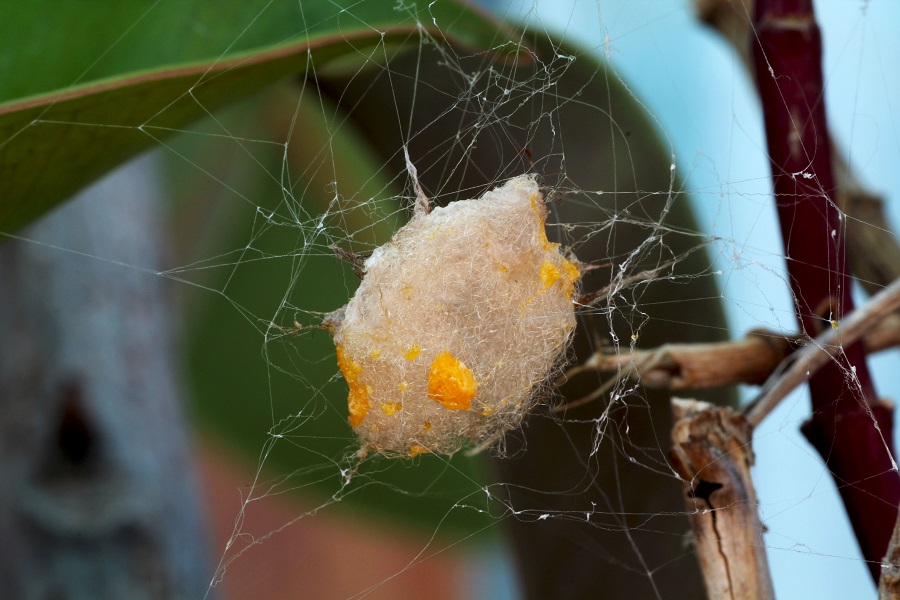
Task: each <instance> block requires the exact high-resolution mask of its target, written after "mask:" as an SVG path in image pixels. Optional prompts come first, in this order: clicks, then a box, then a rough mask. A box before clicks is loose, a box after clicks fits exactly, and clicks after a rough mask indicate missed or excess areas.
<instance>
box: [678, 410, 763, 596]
mask: <svg viewBox="0 0 900 600" xmlns="http://www.w3.org/2000/svg"><path fill="white" fill-rule="evenodd" d="M672 413H673V417H674V421H675V424H674V426H673V427H672V452H671V453H670V457H671V460H672V465H673V466H674V467H675V470H676V471H677V472H678V474H679V475H680V476H681V477H682V481H683V483H684V486H685V492H686V502H687V506H688V512H689V514H690V517H691V522H692V524H693V533H694V542H695V545H696V548H697V557H698V558H699V560H700V565H701V567H702V569H703V578H704V582H705V584H706V591H707V594H708V596H709V597H710V598H729V599H730V600H766V599H770V598H774V591H773V589H772V579H771V576H770V575H769V565H768V561H767V559H766V550H765V545H764V544H763V540H762V534H763V531H764V528H763V525H762V521H761V520H760V517H759V510H758V509H757V507H758V505H759V502H758V501H757V499H756V492H755V490H754V488H753V481H752V479H751V477H750V467H751V466H752V465H753V450H752V446H751V437H752V427H751V426H750V424H749V423H748V422H747V419H746V418H745V417H744V416H743V415H741V414H740V413H737V412H735V411H733V410H731V409H730V408H727V407H719V406H715V405H712V404H709V403H707V402H698V401H696V400H686V399H680V398H673V399H672Z"/></svg>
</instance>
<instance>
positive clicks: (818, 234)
mask: <svg viewBox="0 0 900 600" xmlns="http://www.w3.org/2000/svg"><path fill="white" fill-rule="evenodd" d="M754 27H755V30H756V34H757V35H756V41H757V43H756V44H755V45H754V48H753V50H754V60H755V70H756V78H757V86H758V89H759V93H760V98H761V100H762V106H763V114H764V117H765V127H766V138H767V144H768V151H769V156H770V161H771V164H772V172H773V175H772V177H773V180H774V188H775V196H776V200H777V206H778V217H779V221H780V224H781V233H782V239H783V240H784V246H785V254H786V256H787V261H788V274H789V276H790V283H791V290H792V292H793V295H794V300H795V304H796V309H797V315H798V318H799V320H800V323H801V326H802V328H803V330H804V331H805V333H806V334H807V335H809V336H810V337H815V336H817V335H818V334H819V333H820V332H822V331H823V330H824V329H825V328H826V327H828V326H835V325H836V324H837V323H839V322H840V320H841V318H842V317H843V315H844V314H845V313H849V312H851V311H852V310H853V305H852V300H851V298H850V281H849V278H848V277H847V276H846V272H845V262H846V255H845V249H844V241H843V240H844V223H843V222H842V218H841V213H840V211H839V210H838V207H837V206H836V204H835V202H834V201H833V200H832V198H831V196H832V195H833V194H834V190H835V187H834V177H833V174H832V169H831V146H830V143H829V139H830V138H829V135H828V129H827V126H826V120H825V104H824V94H823V86H822V69H821V60H822V58H821V57H822V41H821V36H820V33H819V28H818V26H817V25H816V22H815V17H814V15H813V8H812V2H811V0H768V1H766V0H760V1H759V2H757V5H756V15H755V24H754ZM809 387H810V395H811V398H812V409H813V415H812V418H811V419H810V420H809V421H808V422H807V423H806V424H804V426H803V434H804V435H805V436H806V438H807V439H808V440H809V441H810V443H812V444H813V446H815V447H816V449H817V450H818V452H819V453H820V454H821V455H822V457H823V459H824V460H825V462H826V464H827V465H828V468H829V470H830V471H831V473H832V476H833V477H834V480H835V482H836V484H837V486H838V488H839V490H840V493H841V497H842V499H843V501H844V506H845V508H846V509H847V513H848V515H849V517H850V520H851V522H852V524H853V528H854V531H855V533H856V537H857V540H858V541H859V544H860V546H861V548H862V552H863V555H864V557H865V559H866V560H868V561H869V567H870V572H871V574H872V576H873V578H874V579H875V580H876V581H877V580H878V577H879V574H880V564H881V559H882V557H883V556H884V553H885V550H886V549H887V546H888V541H889V539H890V535H891V531H892V529H893V525H894V522H895V520H896V517H897V502H898V500H900V478H898V476H897V473H896V470H895V467H893V460H892V458H891V454H892V453H893V451H892V449H891V446H892V443H891V439H892V438H891V435H892V430H893V415H892V413H891V411H890V409H888V408H887V407H886V406H885V405H883V404H882V403H880V402H878V400H877V396H876V395H875V388H874V385H873V383H872V379H871V376H870V374H869V370H868V367H867V365H866V362H865V350H864V349H863V347H862V344H861V343H855V344H852V345H848V346H846V347H844V348H843V352H842V353H840V354H838V355H837V356H836V357H835V358H834V360H832V361H831V362H830V363H829V364H828V365H826V366H825V367H823V368H822V369H821V370H820V371H819V372H817V373H816V374H814V375H813V376H812V377H811V378H810V380H809Z"/></svg>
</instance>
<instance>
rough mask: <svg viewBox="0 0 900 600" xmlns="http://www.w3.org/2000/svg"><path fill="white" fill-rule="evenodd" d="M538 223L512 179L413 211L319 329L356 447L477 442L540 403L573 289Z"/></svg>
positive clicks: (569, 317)
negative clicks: (337, 373) (327, 337)
mask: <svg viewBox="0 0 900 600" xmlns="http://www.w3.org/2000/svg"><path fill="white" fill-rule="evenodd" d="M546 219H547V207H546V206H545V204H544V201H543V199H542V197H541V193H540V189H539V187H538V184H537V182H536V181H535V179H534V177H532V176H527V175H523V176H520V177H515V178H513V179H511V180H509V181H507V182H505V183H504V184H503V185H501V186H499V187H497V188H494V189H492V190H490V191H488V192H486V193H485V194H484V195H483V196H482V197H481V198H478V199H475V200H461V201H457V202H453V203H451V204H449V205H448V206H446V207H437V208H434V209H433V210H432V211H431V212H427V211H425V210H422V209H419V210H417V212H416V213H415V214H414V215H413V217H412V219H411V220H410V221H409V223H407V224H406V225H405V226H403V227H402V228H400V230H399V231H397V233H396V234H395V235H394V237H393V238H392V239H391V241H390V242H388V243H387V244H384V245H383V246H381V247H379V248H376V249H375V251H374V252H373V253H372V254H371V255H370V256H369V258H367V259H366V261H365V264H364V272H365V276H364V277H363V280H362V282H361V283H360V285H359V288H358V289H357V291H356V293H355V294H354V296H353V298H351V299H350V302H349V303H348V304H347V305H346V306H345V307H344V308H343V309H341V310H338V311H335V312H334V313H332V314H331V315H329V317H328V319H327V323H328V324H329V326H330V331H331V332H332V335H333V337H334V341H335V344H337V345H338V348H339V350H338V365H339V367H340V369H341V372H342V373H343V374H344V378H345V379H346V380H347V385H348V387H349V393H348V399H347V402H348V405H349V406H350V424H351V425H353V427H354V428H355V431H356V434H357V436H358V438H359V443H360V445H361V446H362V447H363V448H364V449H366V450H369V451H375V452H380V453H383V454H385V455H388V456H412V455H416V454H419V453H421V451H422V450H424V449H425V448H427V449H428V451H430V452H438V453H452V452H456V451H457V450H459V449H460V448H462V447H463V446H465V445H467V444H470V443H471V444H476V445H483V444H490V443H491V442H492V441H494V440H498V439H499V438H500V437H501V436H502V434H503V433H504V432H505V431H507V430H509V429H511V428H514V427H517V426H518V425H519V423H521V421H522V419H523V418H524V417H525V415H526V414H528V412H529V411H531V410H532V409H533V408H534V406H535V405H536V404H537V403H538V402H539V401H540V400H541V398H542V393H543V392H545V391H546V389H547V386H548V384H547V381H548V380H549V379H550V377H551V375H552V374H553V371H554V369H555V368H558V366H559V361H560V357H561V356H562V355H563V354H564V352H565V349H566V347H567V346H568V344H569V341H570V338H571V335H572V332H573V330H574V328H575V305H574V303H573V301H572V297H573V294H574V292H575V289H576V286H577V285H578V280H579V279H580V277H581V273H580V270H579V267H578V261H577V259H575V258H574V257H573V256H571V255H566V254H565V253H564V252H563V251H562V249H561V247H560V245H559V244H557V243H554V242H551V241H549V239H548V238H547V232H546ZM462 357H465V361H464V362H463V361H462V360H461V358H462ZM401 402H402V405H401V404H400V403H401ZM370 405H371V406H379V407H381V410H369V406H370ZM401 406H402V412H400V410H401V409H400V407H401ZM363 421H365V425H364V426H362V427H360V426H359V425H360V424H361V423H363Z"/></svg>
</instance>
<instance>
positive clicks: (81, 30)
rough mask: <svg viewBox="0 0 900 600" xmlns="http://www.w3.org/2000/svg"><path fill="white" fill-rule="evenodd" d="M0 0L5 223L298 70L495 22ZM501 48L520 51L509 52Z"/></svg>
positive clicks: (298, 9)
mask: <svg viewBox="0 0 900 600" xmlns="http://www.w3.org/2000/svg"><path fill="white" fill-rule="evenodd" d="M344 4H346V5H347V6H352V10H347V11H344V10H342V6H341V3H336V2H330V1H328V2H326V1H320V2H297V1H296V0H271V1H268V0H266V1H260V0H256V1H248V0H240V1H237V0H236V1H233V2H214V1H211V0H194V1H184V0H158V1H157V2H152V3H148V2H140V1H137V0H127V1H124V2H117V1H112V0H107V1H105V2H100V1H97V2H92V3H85V2H82V1H79V0H61V1H55V0H38V1H33V2H20V3H5V6H4V7H3V13H2V14H0V82H2V87H0V102H3V104H0V230H6V231H10V230H13V229H16V228H18V227H21V226H22V225H24V224H26V223H28V222H29V221H31V220H33V219H35V218H36V217H38V216H40V215H41V214H43V213H44V212H46V211H47V210H49V209H51V208H52V207H53V206H55V205H56V204H58V203H59V202H61V201H62V200H64V199H66V198H67V197H68V196H70V195H72V194H73V193H74V192H76V191H77V190H78V189H79V188H81V187H82V186H84V185H86V184H88V183H90V182H91V181H92V180H94V179H96V178H97V177H99V176H100V175H102V174H103V173H105V172H107V171H108V170H109V169H111V168H112V167H114V166H116V165H118V164H120V163H121V162H123V161H125V160H127V159H128V158H130V157H132V156H134V155H135V154H137V153H139V152H141V151H142V150H145V149H147V148H149V147H153V146H157V145H158V144H159V143H160V140H162V139H165V138H167V137H169V136H170V135H171V134H172V133H173V132H175V131H178V130H181V129H183V128H184V127H185V126H186V125H187V124H188V123H190V122H192V121H194V120H195V119H197V118H198V117H201V116H205V115H207V114H209V113H210V112H211V111H214V110H216V109H217V108H219V107H221V106H224V105H226V104H228V103H230V102H233V101H235V100H237V99H239V98H241V97H243V96H245V95H247V94H249V93H251V92H254V91H256V90H258V89H259V88H261V87H263V86H265V85H267V84H270V83H272V82H274V81H277V80H279V79H282V78H285V77H287V76H289V75H292V74H299V75H301V76H304V77H309V78H315V77H317V76H321V75H324V74H327V73H329V72H346V71H351V72H355V71H356V70H358V69H361V68H364V67H365V66H367V65H373V64H377V63H378V62H381V61H384V60H386V59H389V57H390V56H392V55H394V54H396V52H397V51H398V50H399V49H403V48H405V47H406V46H407V45H412V46H417V45H418V43H419V39H420V36H419V31H420V29H425V30H431V31H432V32H433V33H435V34H437V33H438V29H437V28H436V27H435V23H437V27H439V28H440V35H443V36H446V37H448V38H449V39H454V40H455V41H457V42H458V43H461V44H463V45H468V46H472V47H474V48H478V49H483V50H488V49H492V48H494V46H496V39H498V36H500V32H501V31H502V27H501V26H500V25H498V24H497V23H496V22H494V21H491V20H489V19H487V18H486V17H484V16H483V15H482V14H481V13H479V12H474V11H472V10H470V9H468V8H465V7H464V6H462V5H460V4H457V3H456V2H451V1H448V0H445V1H442V2H438V3H434V4H433V5H430V4H429V3H426V2H420V3H415V2H414V3H407V5H406V6H404V8H402V9H397V8H396V7H395V5H394V3H390V2H384V1H382V0H363V1H361V2H349V1H347V2H345V3H344ZM501 51H502V52H516V51H518V48H517V47H515V46H504V47H502V48H501Z"/></svg>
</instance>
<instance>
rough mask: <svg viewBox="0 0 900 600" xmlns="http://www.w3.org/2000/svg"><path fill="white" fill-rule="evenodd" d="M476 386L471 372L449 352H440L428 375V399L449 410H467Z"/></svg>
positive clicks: (476, 389)
mask: <svg viewBox="0 0 900 600" xmlns="http://www.w3.org/2000/svg"><path fill="white" fill-rule="evenodd" d="M477 391H478V384H477V383H476V382H475V376H474V375H472V371H470V370H469V368H468V367H467V366H466V365H464V364H463V363H462V362H460V361H458V360H457V359H456V357H454V356H453V355H452V354H450V353H449V352H441V353H440V354H438V355H437V358H435V359H434V362H432V363H431V370H430V371H429V373H428V397H429V398H431V399H432V400H436V401H437V402H440V403H441V404H443V405H444V406H445V407H447V408H448V409H450V410H469V406H470V405H471V404H472V398H474V397H475V392H477Z"/></svg>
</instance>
